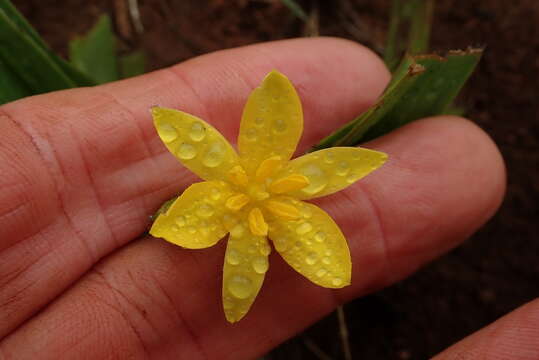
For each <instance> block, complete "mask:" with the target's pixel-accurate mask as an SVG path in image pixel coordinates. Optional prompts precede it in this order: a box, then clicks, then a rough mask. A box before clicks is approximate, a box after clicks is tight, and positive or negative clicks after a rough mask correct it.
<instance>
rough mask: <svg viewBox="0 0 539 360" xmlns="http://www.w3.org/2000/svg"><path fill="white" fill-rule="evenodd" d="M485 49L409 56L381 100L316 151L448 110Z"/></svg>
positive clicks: (359, 139)
mask: <svg viewBox="0 0 539 360" xmlns="http://www.w3.org/2000/svg"><path fill="white" fill-rule="evenodd" d="M482 53H483V50H482V49H469V50H467V51H451V52H449V54H448V55H447V56H446V57H445V58H443V57H440V56H437V55H420V56H406V57H405V58H404V60H403V61H402V63H401V65H400V66H399V67H398V69H397V70H396V71H395V72H394V74H393V79H392V80H391V83H390V84H389V86H388V87H387V89H386V91H385V92H384V94H383V95H382V97H381V98H380V99H379V100H378V102H377V103H376V104H375V105H373V106H372V107H371V108H369V109H368V110H367V111H366V112H365V113H363V114H362V115H360V116H359V117H357V118H356V119H354V120H352V121H351V122H350V123H348V124H346V125H344V126H343V127H341V128H340V129H338V130H337V131H335V132H334V133H332V134H331V135H329V136H328V137H326V138H325V139H323V140H322V141H321V142H320V143H318V144H317V145H316V146H315V147H314V148H313V149H312V150H318V149H322V148H327V147H331V146H353V145H357V144H358V143H360V142H364V141H368V140H371V139H373V138H376V137H378V136H381V135H384V134H386V133H388V132H390V131H392V130H394V129H396V128H398V127H400V126H402V125H405V124H407V123H409V122H411V121H413V120H417V119H420V118H424V117H428V116H434V115H439V114H443V113H446V112H447V111H448V110H450V109H451V106H452V105H451V104H452V102H453V100H454V99H455V97H456V96H457V95H458V93H459V92H460V90H461V89H462V87H463V86H464V84H465V83H466V81H467V80H468V78H469V77H470V75H471V74H472V73H473V71H474V69H475V67H476V65H477V63H478V62H479V60H480V58H481V55H482Z"/></svg>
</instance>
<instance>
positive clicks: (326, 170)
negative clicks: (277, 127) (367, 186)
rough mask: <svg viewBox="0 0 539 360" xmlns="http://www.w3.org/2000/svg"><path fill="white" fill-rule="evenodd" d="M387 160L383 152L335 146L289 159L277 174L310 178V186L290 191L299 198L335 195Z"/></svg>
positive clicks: (280, 176)
mask: <svg viewBox="0 0 539 360" xmlns="http://www.w3.org/2000/svg"><path fill="white" fill-rule="evenodd" d="M386 160H387V155H386V154H384V153H383V152H379V151H374V150H369V149H364V148H357V147H333V148H329V149H324V150H319V151H315V152H313V153H310V154H307V155H303V156H301V157H298V158H295V159H294V160H292V161H290V162H288V164H287V165H286V167H285V168H284V169H283V170H282V171H281V172H280V173H279V174H278V175H276V176H275V178H276V180H275V181H276V182H277V181H279V180H280V179H283V178H286V177H288V176H290V175H293V174H300V175H303V176H305V177H306V178H307V179H308V180H309V185H308V186H305V187H303V188H302V189H300V190H294V191H290V192H288V193H287V195H289V196H293V197H295V198H297V199H314V198H317V197H321V196H325V195H329V194H333V193H334V192H337V191H339V190H342V189H344V188H345V187H347V186H349V185H351V184H353V183H354V182H356V181H357V180H359V179H361V178H362V177H364V176H366V175H368V174H369V173H370V172H372V171H374V170H376V169H378V168H379V167H380V166H382V165H383V164H384V162H385V161H386Z"/></svg>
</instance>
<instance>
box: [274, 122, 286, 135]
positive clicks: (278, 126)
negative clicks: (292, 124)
mask: <svg viewBox="0 0 539 360" xmlns="http://www.w3.org/2000/svg"><path fill="white" fill-rule="evenodd" d="M273 129H274V130H275V132H276V133H282V132H283V131H285V130H286V121H284V120H283V119H277V120H275V121H274V122H273Z"/></svg>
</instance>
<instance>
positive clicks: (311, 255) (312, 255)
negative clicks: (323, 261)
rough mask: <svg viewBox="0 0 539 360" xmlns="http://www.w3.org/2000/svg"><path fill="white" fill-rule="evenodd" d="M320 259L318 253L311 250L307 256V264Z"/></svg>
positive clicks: (312, 263) (314, 262)
mask: <svg viewBox="0 0 539 360" xmlns="http://www.w3.org/2000/svg"><path fill="white" fill-rule="evenodd" d="M317 261H318V255H317V254H316V253H315V252H310V253H309V255H307V257H306V258H305V262H306V263H307V265H314V264H316V262H317Z"/></svg>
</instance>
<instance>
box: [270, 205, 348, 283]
mask: <svg viewBox="0 0 539 360" xmlns="http://www.w3.org/2000/svg"><path fill="white" fill-rule="evenodd" d="M290 201H291V205H293V206H295V207H296V208H297V209H298V210H299V212H300V214H301V218H300V219H298V220H286V219H283V218H280V217H275V219H273V221H271V222H270V230H269V238H270V239H271V240H272V241H273V244H274V246H275V249H276V250H277V251H278V252H279V253H280V254H281V256H282V257H283V259H284V260H285V261H286V262H287V263H288V264H290V266H292V267H293V268H294V269H295V270H296V271H297V272H299V273H301V274H302V275H303V276H305V277H306V278H307V279H309V280H311V281H312V282H314V283H315V284H318V285H320V286H323V287H327V288H341V287H343V286H346V285H349V284H350V277H351V270H352V263H351V261H350V251H349V250H348V244H347V243H346V239H345V238H344V236H343V234H342V232H341V230H340V229H339V227H338V226H337V224H335V222H334V221H333V219H332V218H331V217H330V216H329V215H328V214H327V213H326V212H324V211H323V210H322V209H320V208H319V207H317V206H315V205H312V204H309V203H306V202H303V201H299V200H290Z"/></svg>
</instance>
